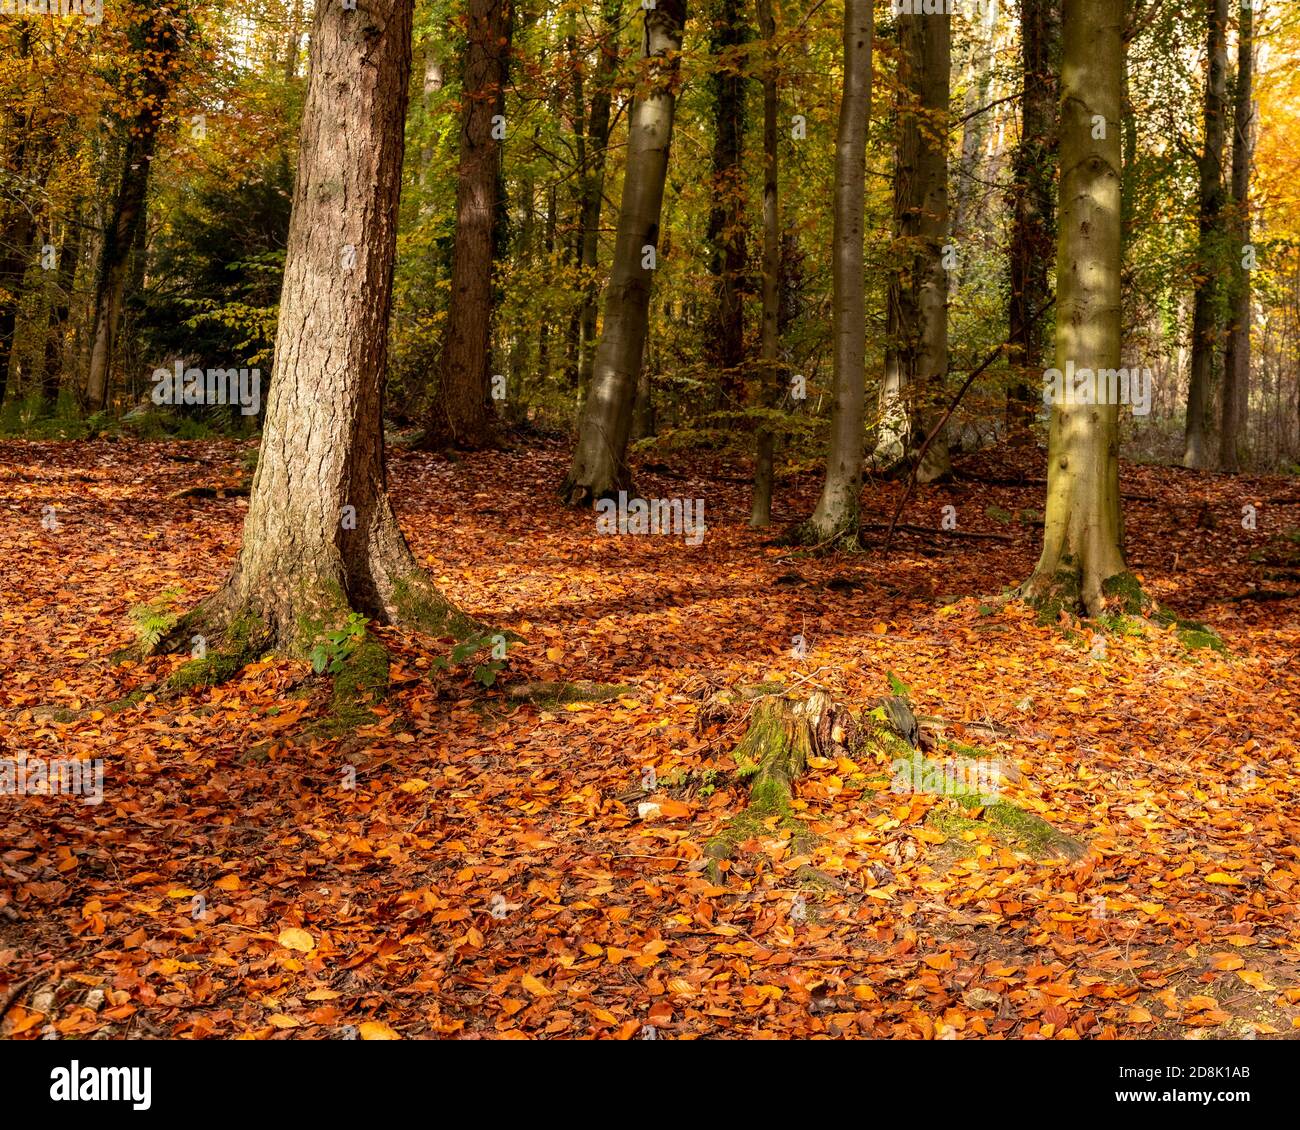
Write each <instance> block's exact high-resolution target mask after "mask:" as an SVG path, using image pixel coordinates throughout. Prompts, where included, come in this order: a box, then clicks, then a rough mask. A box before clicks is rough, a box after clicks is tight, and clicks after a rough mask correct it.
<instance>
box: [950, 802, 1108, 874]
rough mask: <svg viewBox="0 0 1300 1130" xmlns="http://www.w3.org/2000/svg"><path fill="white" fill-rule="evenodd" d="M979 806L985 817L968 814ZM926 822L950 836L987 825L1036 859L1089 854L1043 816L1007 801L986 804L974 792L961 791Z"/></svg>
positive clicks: (1078, 856)
mask: <svg viewBox="0 0 1300 1130" xmlns="http://www.w3.org/2000/svg"><path fill="white" fill-rule="evenodd" d="M977 810H982V812H981V819H975V818H972V817H969V816H966V815H964V813H965V812H973V811H977ZM926 823H928V824H930V825H931V826H933V827H934V828H936V829H937V830H938V831H941V832H943V833H944V834H945V835H947V836H950V837H958V838H960V837H961V836H962V835H964V833H965V832H967V831H970V830H973V829H978V828H980V827H981V825H983V826H984V827H985V828H990V829H991V830H992V831H993V834H994V835H995V837H996V838H997V839H998V840H1000V841H1001V842H1002V843H1004V844H1006V845H1007V846H1008V847H1011V848H1015V849H1019V850H1021V851H1024V852H1026V853H1027V854H1029V855H1032V856H1034V857H1035V858H1036V859H1045V858H1054V859H1068V860H1075V859H1080V858H1082V857H1083V856H1084V855H1085V854H1087V848H1086V847H1085V845H1084V844H1082V843H1081V842H1080V841H1078V840H1076V839H1074V837H1072V836H1067V835H1066V834H1065V833H1064V832H1061V831H1058V830H1057V829H1056V828H1053V827H1052V825H1051V824H1049V823H1048V822H1047V821H1046V820H1044V819H1043V818H1042V817H1041V816H1035V815H1034V814H1033V813H1032V812H1026V811H1025V810H1024V809H1023V808H1020V807H1018V806H1017V805H1014V804H1008V803H1007V802H1006V801H995V802H994V803H992V804H985V803H984V801H983V799H982V798H980V797H978V796H975V795H973V794H970V793H958V794H956V795H954V796H953V797H952V798H951V802H950V804H948V805H941V806H937V807H935V808H934V809H932V810H931V811H930V813H929V814H928V815H927V816H926Z"/></svg>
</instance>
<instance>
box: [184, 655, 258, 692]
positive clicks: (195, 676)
mask: <svg viewBox="0 0 1300 1130" xmlns="http://www.w3.org/2000/svg"><path fill="white" fill-rule="evenodd" d="M247 661H248V656H247V655H246V654H244V653H242V652H239V653H233V652H224V651H211V652H209V653H208V654H207V655H205V656H204V657H203V658H202V659H191V660H190V661H189V662H188V663H186V664H185V665H184V666H182V667H180V668H178V669H177V670H175V671H173V672H172V674H171V675H170V676H169V677H168V679H167V683H166V686H167V689H168V690H169V691H188V690H195V689H197V688H199V687H215V686H216V685H217V684H218V683H224V682H225V681H226V680H227V679H230V678H233V677H234V676H235V675H236V674H238V673H239V671H240V670H241V669H242V668H243V667H244V664H245V663H246V662H247Z"/></svg>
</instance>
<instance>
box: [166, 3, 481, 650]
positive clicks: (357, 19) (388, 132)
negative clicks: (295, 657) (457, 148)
mask: <svg viewBox="0 0 1300 1130" xmlns="http://www.w3.org/2000/svg"><path fill="white" fill-rule="evenodd" d="M413 4H414V0H368V2H367V3H365V4H364V5H361V4H359V5H358V6H357V8H356V9H355V10H348V9H345V8H343V7H342V5H339V4H318V5H317V6H316V12H315V16H314V19H313V26H312V36H311V46H310V50H309V52H308V55H309V59H308V78H307V100H306V105H305V107H304V110H303V121H302V129H301V139H300V142H299V158H298V175H297V180H296V184H295V188H294V201H293V215H292V220H291V222H290V229H289V243H288V250H287V255H286V261H285V269H284V284H283V289H282V291H281V296H280V318H279V325H278V328H277V333H276V343H275V373H274V378H273V380H272V382H271V390H270V397H269V404H268V407H267V413H266V423H265V426H264V429H263V436H262V448H261V457H260V459H259V461H258V465H257V472H256V474H255V476H254V478H253V486H252V491H251V494H250V497H249V506H248V516H247V518H246V519H245V521H244V535H243V544H242V546H241V548H240V551H239V556H238V558H237V559H236V562H235V565H234V568H233V570H232V571H231V574H230V576H229V577H228V578H227V580H226V582H225V584H224V585H223V586H222V588H220V589H219V590H218V591H217V592H216V593H214V594H213V595H212V596H210V597H208V598H207V599H206V600H204V601H202V602H201V603H200V604H199V605H198V606H197V608H195V609H194V610H193V611H192V612H190V613H189V614H188V615H186V616H184V617H183V618H182V619H181V622H180V623H179V624H178V625H177V627H176V628H175V629H174V630H173V631H172V632H170V633H169V634H168V635H167V636H166V637H164V640H163V641H162V647H163V648H165V649H177V648H188V647H189V642H190V639H191V637H192V636H193V635H196V634H199V635H203V636H204V637H205V638H206V640H207V641H208V642H209V644H210V645H213V646H214V648H216V647H219V649H220V650H219V652H214V654H211V655H209V656H208V660H207V661H212V660H214V659H216V658H217V654H221V655H224V656H228V657H229V656H233V657H234V658H235V659H242V658H245V657H247V656H248V655H250V654H254V653H257V652H260V651H263V650H266V649H268V648H270V649H275V650H280V651H285V652H289V653H301V652H302V651H303V650H304V649H305V648H308V647H310V646H311V644H312V643H313V642H315V641H316V640H317V639H318V638H319V637H320V636H321V634H322V632H324V631H326V630H331V629H336V628H338V627H339V626H340V624H341V623H343V622H346V619H347V616H348V614H349V612H350V611H359V612H362V613H364V614H365V615H367V616H369V617H372V618H374V619H375V620H378V621H380V622H383V623H390V622H402V623H406V624H410V625H413V626H416V627H420V628H423V629H425V630H428V631H430V632H433V633H436V634H447V633H451V634H457V635H459V634H463V633H465V632H467V631H469V630H471V628H472V625H471V624H470V623H469V621H468V620H467V618H466V617H464V615H463V614H462V613H460V612H459V611H458V610H457V609H455V608H454V607H453V606H452V605H451V604H450V603H449V602H448V601H447V600H446V599H445V598H444V597H443V596H442V595H441V594H440V593H439V592H438V591H437V589H436V588H435V587H434V586H433V584H432V583H431V582H430V580H429V579H428V577H427V576H426V575H425V574H424V573H423V572H422V571H421V569H420V568H419V566H418V565H417V564H416V562H415V560H414V558H413V556H412V554H411V551H410V549H409V548H408V547H407V544H406V540H405V538H404V537H403V535H402V532H401V530H400V529H399V528H398V525H397V520H396V518H395V517H394V515H393V510H392V508H391V506H390V505H389V502H388V497H387V494H386V493H385V487H386V482H385V470H384V442H383V424H382V407H383V406H382V395H383V380H384V371H385V367H386V364H387V348H388V344H387V343H388V319H389V308H390V301H391V291H392V279H393V259H394V255H395V250H396V238H397V214H398V213H397V204H398V195H399V191H400V188H401V171H402V150H403V140H404V139H403V125H404V121H405V110H406V95H407V83H408V79H409V75H410V64H411V18H412V8H413Z"/></svg>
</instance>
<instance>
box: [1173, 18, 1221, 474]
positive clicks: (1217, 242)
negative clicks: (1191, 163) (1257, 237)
mask: <svg viewBox="0 0 1300 1130" xmlns="http://www.w3.org/2000/svg"><path fill="white" fill-rule="evenodd" d="M1205 5H1206V16H1207V19H1208V23H1209V27H1208V32H1207V35H1206V56H1207V60H1208V61H1207V74H1206V82H1205V145H1204V147H1203V149H1202V150H1201V168H1200V181H1201V186H1200V212H1199V217H1198V221H1197V227H1198V230H1199V241H1198V247H1197V253H1196V287H1195V301H1194V303H1193V306H1192V374H1191V379H1190V380H1189V382H1188V386H1187V428H1186V435H1185V437H1184V442H1185V446H1184V449H1183V466H1185V467H1196V468H1201V469H1204V468H1207V467H1209V466H1210V462H1211V459H1210V441H1209V435H1208V431H1209V408H1210V386H1211V383H1212V381H1213V378H1214V355H1215V353H1216V352H1217V350H1218V347H1219V338H1220V325H1219V317H1218V310H1217V303H1218V291H1219V282H1218V274H1219V270H1220V266H1221V263H1222V259H1223V219H1224V212H1223V146H1224V138H1225V136H1226V133H1227V129H1226V118H1227V109H1228V85H1227V84H1228V79H1227V72H1228V0H1205Z"/></svg>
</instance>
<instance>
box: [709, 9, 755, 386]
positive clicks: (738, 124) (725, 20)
mask: <svg viewBox="0 0 1300 1130" xmlns="http://www.w3.org/2000/svg"><path fill="white" fill-rule="evenodd" d="M747 30H748V29H747V28H746V27H745V23H744V20H743V18H742V16H741V6H740V0H712V10H711V12H710V27H709V50H710V52H711V54H712V56H713V59H712V64H713V73H712V74H711V75H710V77H709V85H710V88H711V92H712V97H713V170H712V171H713V185H712V195H713V199H712V203H711V207H710V208H709V229H708V243H709V247H710V249H711V252H712V254H711V255H710V259H709V270H710V273H711V274H712V275H713V280H714V295H715V300H716V307H715V313H714V317H715V319H716V325H717V333H716V336H715V337H713V342H712V346H711V348H712V351H713V353H714V362H715V363H716V365H717V366H718V369H719V378H720V379H719V382H718V392H719V394H720V396H721V399H722V400H723V401H725V402H728V403H731V404H733V405H734V404H739V403H740V401H741V397H742V395H743V381H742V380H741V365H742V363H743V362H744V359H745V318H744V315H745V303H744V295H743V292H742V284H743V281H744V278H743V276H744V271H745V264H746V259H747V255H746V252H745V230H744V218H745V209H744V202H745V174H744V169H743V167H742V164H743V159H744V140H745V79H744V76H743V74H742V73H741V69H742V64H743V59H742V57H741V55H740V51H741V49H742V48H743V45H744V43H745V42H746V40H747V38H748V35H747ZM711 336H713V335H711Z"/></svg>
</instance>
